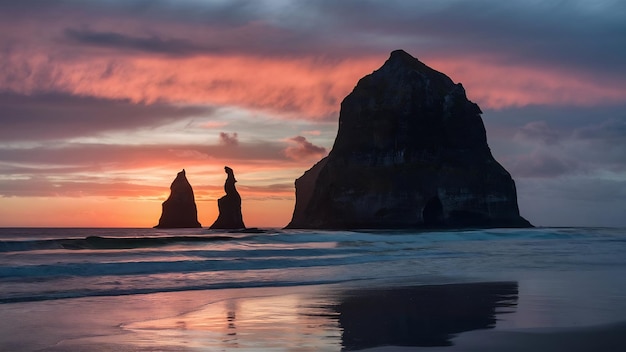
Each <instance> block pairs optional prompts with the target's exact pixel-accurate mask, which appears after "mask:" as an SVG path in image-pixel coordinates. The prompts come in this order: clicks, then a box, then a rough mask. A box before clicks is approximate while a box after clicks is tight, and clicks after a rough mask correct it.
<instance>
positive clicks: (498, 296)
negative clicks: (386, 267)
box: [334, 282, 518, 350]
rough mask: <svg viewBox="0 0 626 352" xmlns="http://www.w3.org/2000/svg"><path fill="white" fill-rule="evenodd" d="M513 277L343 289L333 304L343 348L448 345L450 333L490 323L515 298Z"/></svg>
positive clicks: (486, 326)
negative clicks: (508, 279) (399, 286)
mask: <svg viewBox="0 0 626 352" xmlns="http://www.w3.org/2000/svg"><path fill="white" fill-rule="evenodd" d="M517 294H518V285H517V283H515V282H492V283H472V284H451V285H433V286H418V287H402V288H395V289H378V290H358V291H353V292H346V293H345V294H344V295H343V297H341V300H340V302H339V304H337V306H336V307H335V308H334V309H335V310H336V312H337V313H338V317H339V326H340V328H341V329H342V331H343V332H342V336H341V339H342V346H343V349H344V350H357V349H363V348H368V347H376V346H388V345H393V346H449V345H451V338H452V337H454V334H458V333H461V332H465V331H470V330H477V329H488V328H493V327H495V324H496V314H498V313H504V312H506V311H510V310H511V309H513V308H514V307H515V305H516V303H517Z"/></svg>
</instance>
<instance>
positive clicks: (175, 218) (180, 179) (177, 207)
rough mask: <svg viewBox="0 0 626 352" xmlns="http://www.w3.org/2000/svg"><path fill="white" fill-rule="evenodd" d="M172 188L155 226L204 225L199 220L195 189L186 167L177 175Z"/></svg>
mask: <svg viewBox="0 0 626 352" xmlns="http://www.w3.org/2000/svg"><path fill="white" fill-rule="evenodd" d="M170 190H171V192H170V196H169V197H168V198H167V200H166V201H165V202H163V205H162V207H163V211H162V213H161V218H160V219H159V224H158V225H156V226H155V228H166V229H167V228H188V227H202V225H200V223H199V222H198V210H197V208H196V201H195V199H194V195H193V189H192V188H191V185H190V184H189V181H187V177H186V176H185V169H183V171H181V172H179V173H178V175H176V178H175V179H174V182H172V185H171V186H170Z"/></svg>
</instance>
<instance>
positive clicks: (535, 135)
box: [518, 121, 561, 145]
mask: <svg viewBox="0 0 626 352" xmlns="http://www.w3.org/2000/svg"><path fill="white" fill-rule="evenodd" d="M518 135H519V136H521V137H522V138H526V139H529V140H535V141H541V142H543V143H545V144H548V145H551V144H556V143H558V142H559V141H560V139H561V134H560V133H559V131H557V130H555V129H553V128H551V127H550V126H548V124H547V123H546V122H545V121H533V122H529V123H527V124H526V125H524V127H522V128H521V129H520V130H519V132H518Z"/></svg>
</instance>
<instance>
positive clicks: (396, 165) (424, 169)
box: [287, 50, 532, 229]
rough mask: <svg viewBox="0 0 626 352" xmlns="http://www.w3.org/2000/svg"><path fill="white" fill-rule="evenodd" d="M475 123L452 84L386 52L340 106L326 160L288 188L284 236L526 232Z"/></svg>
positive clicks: (511, 190)
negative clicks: (291, 231)
mask: <svg viewBox="0 0 626 352" xmlns="http://www.w3.org/2000/svg"><path fill="white" fill-rule="evenodd" d="M481 114H482V111H481V110H480V108H479V107H478V105H476V104H475V103H473V102H471V101H469V100H468V99H467V97H466V95H465V89H463V86H462V85H461V84H460V83H457V84H455V83H454V82H453V81H452V80H451V79H450V78H449V77H447V76H446V75H444V74H443V73H441V72H437V71H435V70H433V69H431V68H430V67H428V66H426V65H425V64H423V63H422V62H420V61H419V60H417V59H416V58H414V57H412V56H411V55H409V54H408V53H406V52H404V51H402V50H397V51H394V52H392V53H391V56H390V57H389V59H388V60H387V61H386V62H385V64H384V65H383V66H382V67H381V68H380V69H378V70H376V71H374V72H373V73H372V74H370V75H367V76H365V77H363V78H362V79H361V80H360V81H359V82H358V84H357V85H356V87H355V88H354V90H353V91H352V93H350V94H349V95H348V96H347V97H346V98H345V99H344V100H343V102H342V103H341V111H340V114H339V131H338V133H337V137H336V139H335V143H334V145H333V148H332V150H331V152H330V153H329V155H328V156H327V157H325V158H323V159H322V160H321V161H319V162H318V163H317V164H316V165H315V166H313V167H312V168H311V169H310V170H308V171H306V172H305V173H304V175H302V176H301V177H300V178H298V179H297V180H296V183H295V186H296V206H295V209H294V213H293V217H292V220H291V222H290V223H289V225H287V228H310V229H365V228H468V227H471V228H476V227H478V228H486V227H531V226H532V225H531V224H530V223H529V222H528V221H527V220H525V219H524V218H522V217H521V216H520V214H519V208H518V205H517V194H516V189H515V183H514V181H513V179H512V178H511V175H510V174H509V173H508V172H507V171H506V170H505V169H504V168H503V167H502V166H501V165H500V164H499V163H498V162H497V161H496V160H495V159H494V158H493V156H492V155H491V150H490V149H489V146H488V145H487V137H486V132H485V127H484V125H483V121H482V119H481V117H480V115H481Z"/></svg>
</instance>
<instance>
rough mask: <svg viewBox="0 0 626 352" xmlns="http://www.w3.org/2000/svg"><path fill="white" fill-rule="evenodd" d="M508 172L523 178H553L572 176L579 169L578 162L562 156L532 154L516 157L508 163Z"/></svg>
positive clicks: (543, 153) (545, 153) (540, 153)
mask: <svg viewBox="0 0 626 352" xmlns="http://www.w3.org/2000/svg"><path fill="white" fill-rule="evenodd" d="M508 165H509V167H510V170H509V171H510V172H511V173H512V174H513V175H515V176H518V177H524V178H534V177H539V178H555V177H559V176H563V175H567V174H573V173H575V172H577V171H578V170H579V169H580V165H579V162H578V161H576V160H575V159H569V158H568V157H567V156H563V155H558V156H557V155H553V154H550V153H548V152H534V153H531V154H526V155H521V156H518V157H516V158H515V159H514V160H513V161H512V162H509V163H508Z"/></svg>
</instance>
